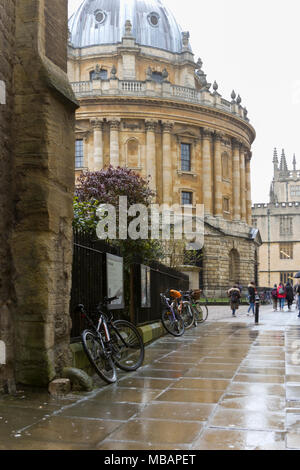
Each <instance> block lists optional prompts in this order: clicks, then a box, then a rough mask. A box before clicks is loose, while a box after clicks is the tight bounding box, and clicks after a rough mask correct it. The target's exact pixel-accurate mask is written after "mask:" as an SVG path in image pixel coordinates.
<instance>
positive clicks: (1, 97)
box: [0, 80, 6, 104]
mask: <svg viewBox="0 0 300 470" xmlns="http://www.w3.org/2000/svg"><path fill="white" fill-rule="evenodd" d="M0 104H6V86H5V82H4V81H3V80H0Z"/></svg>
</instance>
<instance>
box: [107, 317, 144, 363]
mask: <svg viewBox="0 0 300 470" xmlns="http://www.w3.org/2000/svg"><path fill="white" fill-rule="evenodd" d="M110 334H111V344H112V357H113V361H114V363H115V364H116V365H117V366H118V367H119V368H120V369H122V370H125V371H126V372H130V371H133V370H137V369H138V368H139V367H140V366H141V365H142V364H143V361H144V356H145V348H144V343H143V338H142V337H141V335H140V333H139V332H138V330H137V328H136V327H135V326H134V325H133V324H132V323H130V322H128V321H126V320H117V321H115V322H113V323H112V324H111V326H110Z"/></svg>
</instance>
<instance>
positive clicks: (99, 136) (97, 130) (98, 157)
mask: <svg viewBox="0 0 300 470" xmlns="http://www.w3.org/2000/svg"><path fill="white" fill-rule="evenodd" d="M91 124H92V127H93V130H94V170H101V169H102V168H103V166H104V161H103V122H102V121H101V120H100V119H95V120H93V121H91Z"/></svg>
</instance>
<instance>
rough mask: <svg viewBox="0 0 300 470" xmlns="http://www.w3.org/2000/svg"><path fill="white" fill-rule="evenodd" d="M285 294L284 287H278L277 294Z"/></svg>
mask: <svg viewBox="0 0 300 470" xmlns="http://www.w3.org/2000/svg"><path fill="white" fill-rule="evenodd" d="M284 293H285V290H284V287H280V288H279V291H278V294H280V295H283V294H284Z"/></svg>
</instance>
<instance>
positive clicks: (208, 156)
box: [202, 128, 213, 215]
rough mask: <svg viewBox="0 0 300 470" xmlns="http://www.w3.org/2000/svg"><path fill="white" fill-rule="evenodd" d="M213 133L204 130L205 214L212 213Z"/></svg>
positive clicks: (203, 185)
mask: <svg viewBox="0 0 300 470" xmlns="http://www.w3.org/2000/svg"><path fill="white" fill-rule="evenodd" d="M212 135H213V130H212V129H209V128H204V129H203V130H202V176H203V179H202V190H203V204H204V213H205V215H212V212H213V199H212V153H211V147H212Z"/></svg>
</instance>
